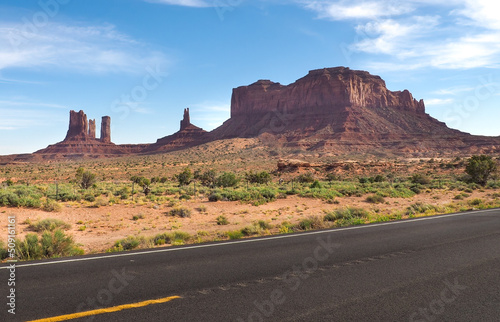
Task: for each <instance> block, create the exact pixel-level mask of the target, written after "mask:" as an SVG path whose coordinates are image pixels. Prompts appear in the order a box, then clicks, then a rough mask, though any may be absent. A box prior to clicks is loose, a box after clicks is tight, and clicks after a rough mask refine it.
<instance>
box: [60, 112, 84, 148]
mask: <svg viewBox="0 0 500 322" xmlns="http://www.w3.org/2000/svg"><path fill="white" fill-rule="evenodd" d="M88 133H89V124H88V121H87V115H85V113H84V112H83V111H79V112H75V111H70V112H69V129H68V133H67V134H66V138H65V139H64V141H67V140H75V139H76V140H85V139H86V138H88Z"/></svg>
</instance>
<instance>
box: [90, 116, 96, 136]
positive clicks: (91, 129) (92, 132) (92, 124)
mask: <svg viewBox="0 0 500 322" xmlns="http://www.w3.org/2000/svg"><path fill="white" fill-rule="evenodd" d="M89 138H90V139H95V119H93V120H89Z"/></svg>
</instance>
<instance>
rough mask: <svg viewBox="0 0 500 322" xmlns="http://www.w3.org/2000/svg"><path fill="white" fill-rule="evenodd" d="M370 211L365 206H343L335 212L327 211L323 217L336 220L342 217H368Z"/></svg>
mask: <svg viewBox="0 0 500 322" xmlns="http://www.w3.org/2000/svg"><path fill="white" fill-rule="evenodd" d="M368 215H369V214H368V211H366V210H365V209H363V208H353V207H347V208H341V209H337V210H335V211H333V212H330V213H327V214H326V215H325V217H324V218H323V219H324V220H325V221H336V220H340V219H347V220H350V219H353V218H360V219H362V218H367V217H368Z"/></svg>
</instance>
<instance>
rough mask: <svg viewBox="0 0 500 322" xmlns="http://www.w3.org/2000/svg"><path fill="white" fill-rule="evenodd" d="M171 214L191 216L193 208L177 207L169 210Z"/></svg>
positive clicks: (183, 216) (184, 216)
mask: <svg viewBox="0 0 500 322" xmlns="http://www.w3.org/2000/svg"><path fill="white" fill-rule="evenodd" d="M169 214H170V216H174V217H175V216H177V217H181V218H188V217H191V210H190V209H188V208H185V207H176V208H174V209H172V210H170V212H169Z"/></svg>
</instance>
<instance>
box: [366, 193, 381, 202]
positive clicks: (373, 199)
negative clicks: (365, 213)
mask: <svg viewBox="0 0 500 322" xmlns="http://www.w3.org/2000/svg"><path fill="white" fill-rule="evenodd" d="M366 202H369V203H384V202H385V199H384V197H382V196H381V195H371V196H368V197H366Z"/></svg>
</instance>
